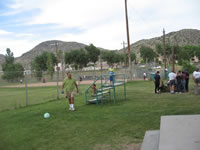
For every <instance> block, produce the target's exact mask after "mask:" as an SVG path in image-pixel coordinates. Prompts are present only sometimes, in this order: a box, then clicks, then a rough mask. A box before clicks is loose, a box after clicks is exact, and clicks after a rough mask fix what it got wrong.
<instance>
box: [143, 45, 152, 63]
mask: <svg viewBox="0 0 200 150" xmlns="http://www.w3.org/2000/svg"><path fill="white" fill-rule="evenodd" d="M140 55H141V57H142V58H143V60H145V62H146V63H147V62H152V61H154V58H155V56H156V53H155V52H154V51H153V49H152V48H150V47H147V46H142V47H141V48H140Z"/></svg>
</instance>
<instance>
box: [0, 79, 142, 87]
mask: <svg viewBox="0 0 200 150" xmlns="http://www.w3.org/2000/svg"><path fill="white" fill-rule="evenodd" d="M134 80H143V79H134ZM93 82H94V81H93V80H85V81H81V82H80V84H83V85H85V84H92V83H93ZM96 83H101V81H97V82H96ZM58 84H59V86H61V85H62V82H59V83H58ZM77 84H78V82H77ZM56 85H57V82H46V83H42V82H41V83H28V87H45V86H56ZM2 87H25V83H22V84H18V85H8V86H2Z"/></svg>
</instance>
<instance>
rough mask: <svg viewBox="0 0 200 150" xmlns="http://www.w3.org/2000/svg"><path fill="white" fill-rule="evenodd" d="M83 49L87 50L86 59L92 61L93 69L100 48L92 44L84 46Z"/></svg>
mask: <svg viewBox="0 0 200 150" xmlns="http://www.w3.org/2000/svg"><path fill="white" fill-rule="evenodd" d="M85 49H86V51H87V55H88V59H89V61H90V62H93V64H94V69H95V64H96V62H97V61H98V59H99V55H100V50H99V49H98V48H97V47H95V46H94V45H93V44H90V45H89V46H86V47H85Z"/></svg>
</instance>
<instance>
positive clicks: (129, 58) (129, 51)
mask: <svg viewBox="0 0 200 150" xmlns="http://www.w3.org/2000/svg"><path fill="white" fill-rule="evenodd" d="M125 14H126V32H127V43H128V60H129V61H128V62H129V71H130V79H131V80H132V64H131V49H130V38H129V26H128V11H127V0H125Z"/></svg>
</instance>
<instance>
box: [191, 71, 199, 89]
mask: <svg viewBox="0 0 200 150" xmlns="http://www.w3.org/2000/svg"><path fill="white" fill-rule="evenodd" d="M193 80H194V82H195V84H196V85H197V86H200V69H197V70H195V71H194V72H193Z"/></svg>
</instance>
